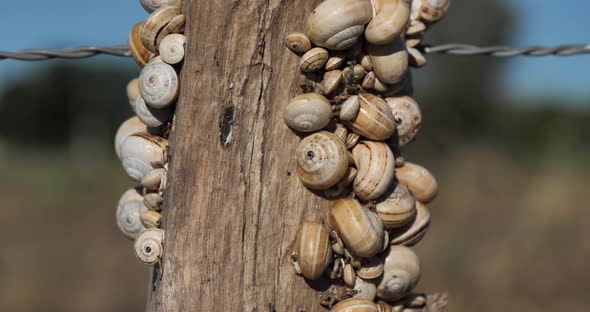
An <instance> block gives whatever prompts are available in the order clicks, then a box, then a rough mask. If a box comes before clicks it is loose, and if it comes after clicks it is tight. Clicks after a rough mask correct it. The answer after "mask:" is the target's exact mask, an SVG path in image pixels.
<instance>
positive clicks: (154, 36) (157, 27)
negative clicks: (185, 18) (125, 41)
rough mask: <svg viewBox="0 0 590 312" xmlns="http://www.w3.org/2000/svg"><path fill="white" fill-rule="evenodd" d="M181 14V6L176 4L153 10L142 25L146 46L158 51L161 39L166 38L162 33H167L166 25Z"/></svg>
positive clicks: (142, 40) (142, 39) (142, 38)
mask: <svg viewBox="0 0 590 312" xmlns="http://www.w3.org/2000/svg"><path fill="white" fill-rule="evenodd" d="M180 14H181V12H180V8H178V7H175V6H165V7H161V8H159V9H157V10H155V11H153V12H152V14H150V16H149V17H148V18H147V19H146V21H145V22H144V24H143V26H142V27H141V42H142V43H143V45H144V46H145V48H146V49H148V50H149V51H151V52H153V53H158V47H159V46H160V41H161V40H162V39H164V37H163V36H162V35H163V33H164V34H167V31H166V26H167V25H168V23H170V21H172V19H174V18H176V17H177V16H178V15H180Z"/></svg>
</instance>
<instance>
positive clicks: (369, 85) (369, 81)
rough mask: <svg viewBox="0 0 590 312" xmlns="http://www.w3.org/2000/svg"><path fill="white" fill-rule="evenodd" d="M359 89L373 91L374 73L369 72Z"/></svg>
mask: <svg viewBox="0 0 590 312" xmlns="http://www.w3.org/2000/svg"><path fill="white" fill-rule="evenodd" d="M361 87H362V88H363V89H365V90H369V89H373V88H374V87H375V72H373V71H370V72H368V73H367V75H366V76H365V79H363V83H362V84H361Z"/></svg>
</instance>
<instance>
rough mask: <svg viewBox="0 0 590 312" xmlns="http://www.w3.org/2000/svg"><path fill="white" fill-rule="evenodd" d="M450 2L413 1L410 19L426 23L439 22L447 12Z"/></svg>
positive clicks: (440, 0)
mask: <svg viewBox="0 0 590 312" xmlns="http://www.w3.org/2000/svg"><path fill="white" fill-rule="evenodd" d="M450 5H451V0H414V1H413V3H412V17H414V18H419V19H420V20H422V21H424V22H427V23H434V22H438V21H439V20H441V19H442V18H443V17H444V16H445V15H446V14H447V12H448V10H449V6H450Z"/></svg>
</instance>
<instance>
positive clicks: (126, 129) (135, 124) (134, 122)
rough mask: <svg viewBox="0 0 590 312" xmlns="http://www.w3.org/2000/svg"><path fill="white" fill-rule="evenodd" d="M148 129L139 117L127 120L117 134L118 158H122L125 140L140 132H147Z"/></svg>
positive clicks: (116, 150) (116, 147)
mask: <svg viewBox="0 0 590 312" xmlns="http://www.w3.org/2000/svg"><path fill="white" fill-rule="evenodd" d="M147 131H148V127H147V126H146V125H145V124H144V123H143V122H141V120H139V118H137V117H131V118H129V119H127V120H125V121H124V122H123V123H122V124H121V126H120V127H119V129H118V130H117V134H115V153H117V157H119V158H121V143H122V142H123V140H125V138H127V137H128V136H130V135H132V134H134V133H140V132H147Z"/></svg>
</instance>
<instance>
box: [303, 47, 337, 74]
mask: <svg viewBox="0 0 590 312" xmlns="http://www.w3.org/2000/svg"><path fill="white" fill-rule="evenodd" d="M329 57H330V54H329V53H328V51H326V50H325V49H322V48H313V49H311V50H309V51H307V52H305V54H303V56H301V61H300V63H299V66H300V68H301V71H302V72H304V73H311V72H314V71H316V70H320V69H321V68H322V67H324V65H325V64H326V62H327V61H328V58H329Z"/></svg>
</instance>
